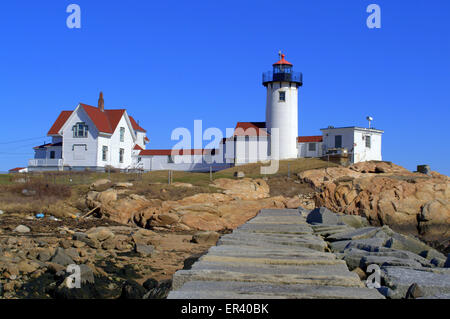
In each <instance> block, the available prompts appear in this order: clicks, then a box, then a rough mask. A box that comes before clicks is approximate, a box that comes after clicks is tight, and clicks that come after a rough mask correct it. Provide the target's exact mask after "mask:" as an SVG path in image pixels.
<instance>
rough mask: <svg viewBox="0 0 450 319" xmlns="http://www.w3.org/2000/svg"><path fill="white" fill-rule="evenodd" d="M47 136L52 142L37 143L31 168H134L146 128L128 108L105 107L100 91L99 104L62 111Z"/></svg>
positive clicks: (144, 138)
mask: <svg viewBox="0 0 450 319" xmlns="http://www.w3.org/2000/svg"><path fill="white" fill-rule="evenodd" d="M47 135H48V136H50V137H51V138H52V142H51V143H48V144H44V145H40V146H36V147H35V148H34V150H35V156H34V159H32V160H30V161H29V163H28V168H29V171H45V170H85V169H91V170H100V171H103V170H105V168H106V167H108V166H110V167H114V168H118V169H121V170H127V169H133V168H135V167H134V166H133V160H132V155H133V149H134V148H136V147H139V148H141V149H144V148H145V145H146V143H148V138H147V136H146V131H145V130H144V129H143V128H142V127H140V126H139V124H138V123H137V122H136V121H135V120H134V119H133V118H132V117H131V116H129V115H128V113H127V111H126V110H125V109H105V108H104V100H103V94H102V93H100V98H99V100H98V107H94V106H90V105H87V104H83V103H80V104H78V106H77V107H76V108H75V110H74V111H62V112H61V113H60V115H59V116H58V118H57V119H56V121H55V122H54V124H53V125H52V127H51V128H50V130H49V131H48V134H47Z"/></svg>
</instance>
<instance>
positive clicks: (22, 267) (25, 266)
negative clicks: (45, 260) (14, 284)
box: [17, 260, 40, 274]
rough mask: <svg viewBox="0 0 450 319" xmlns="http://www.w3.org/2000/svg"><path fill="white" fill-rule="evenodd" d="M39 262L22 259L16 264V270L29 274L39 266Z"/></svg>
mask: <svg viewBox="0 0 450 319" xmlns="http://www.w3.org/2000/svg"><path fill="white" fill-rule="evenodd" d="M39 267H40V266H39V264H38V263H35V262H33V261H26V260H23V261H21V262H20V263H18V264H17V270H18V271H20V272H21V273H23V274H30V273H32V272H34V271H35V270H37V269H38V268H39Z"/></svg>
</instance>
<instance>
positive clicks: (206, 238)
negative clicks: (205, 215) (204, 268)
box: [192, 231, 220, 245]
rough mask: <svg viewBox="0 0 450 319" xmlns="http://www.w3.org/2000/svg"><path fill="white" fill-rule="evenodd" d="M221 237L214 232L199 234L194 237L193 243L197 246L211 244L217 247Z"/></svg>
mask: <svg viewBox="0 0 450 319" xmlns="http://www.w3.org/2000/svg"><path fill="white" fill-rule="evenodd" d="M219 237H220V235H219V234H218V233H217V232H214V231H206V232H198V233H196V234H195V235H193V236H192V242H193V243H196V244H211V245H215V244H216V243H217V241H218V240H219Z"/></svg>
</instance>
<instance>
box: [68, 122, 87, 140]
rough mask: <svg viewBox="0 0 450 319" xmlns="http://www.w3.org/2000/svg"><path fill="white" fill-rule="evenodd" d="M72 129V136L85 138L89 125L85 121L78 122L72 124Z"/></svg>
mask: <svg viewBox="0 0 450 319" xmlns="http://www.w3.org/2000/svg"><path fill="white" fill-rule="evenodd" d="M72 131H73V137H74V138H86V137H88V131H89V127H88V126H87V125H86V123H85V122H78V123H76V124H75V125H74V126H72Z"/></svg>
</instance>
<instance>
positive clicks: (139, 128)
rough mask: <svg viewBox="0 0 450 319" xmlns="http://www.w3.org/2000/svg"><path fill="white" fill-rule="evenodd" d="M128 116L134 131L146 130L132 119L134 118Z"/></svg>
mask: <svg viewBox="0 0 450 319" xmlns="http://www.w3.org/2000/svg"><path fill="white" fill-rule="evenodd" d="M128 117H129V118H130V122H131V125H132V126H133V129H134V130H135V131H140V132H144V133H145V132H147V131H146V130H144V129H143V128H142V127H140V126H139V124H138V123H137V122H136V121H135V120H134V118H133V117H132V116H128Z"/></svg>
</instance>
